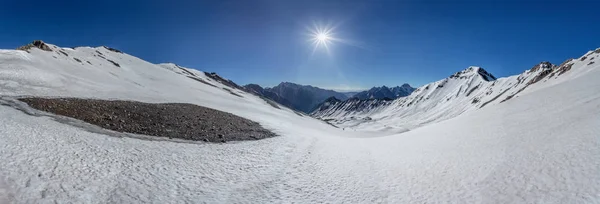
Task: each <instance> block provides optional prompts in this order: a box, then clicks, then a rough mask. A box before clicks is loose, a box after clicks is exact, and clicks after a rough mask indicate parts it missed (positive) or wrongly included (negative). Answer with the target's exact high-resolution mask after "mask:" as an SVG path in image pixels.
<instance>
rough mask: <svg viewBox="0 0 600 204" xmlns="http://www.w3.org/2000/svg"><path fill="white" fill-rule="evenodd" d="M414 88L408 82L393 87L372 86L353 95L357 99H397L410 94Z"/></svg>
mask: <svg viewBox="0 0 600 204" xmlns="http://www.w3.org/2000/svg"><path fill="white" fill-rule="evenodd" d="M414 90H415V88H413V87H411V86H410V85H409V84H403V85H402V86H395V87H386V86H381V87H373V88H371V89H369V90H367V91H362V92H359V93H357V94H355V95H354V96H353V97H356V98H358V99H386V98H387V99H397V98H399V97H404V96H408V95H410V93H412V92H413V91H414Z"/></svg>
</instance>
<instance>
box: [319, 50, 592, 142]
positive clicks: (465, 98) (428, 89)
mask: <svg viewBox="0 0 600 204" xmlns="http://www.w3.org/2000/svg"><path fill="white" fill-rule="evenodd" d="M598 52H600V50H596V51H590V52H588V53H586V54H585V55H584V56H582V57H581V58H579V60H575V59H569V60H566V61H565V62H563V63H562V64H560V65H558V66H557V65H553V64H551V63H549V62H541V63H539V64H537V65H535V66H534V67H533V68H531V69H529V70H526V71H525V72H523V73H521V74H519V75H515V76H509V77H504V78H499V79H497V78H496V77H494V76H493V75H492V74H490V73H488V72H487V71H486V70H484V69H483V68H480V67H476V66H472V67H469V68H467V69H465V70H462V71H460V72H457V73H455V74H453V75H451V76H449V77H447V78H445V79H442V80H439V81H436V82H433V83H429V84H426V85H424V86H421V87H419V88H417V89H416V90H415V91H414V92H413V93H412V94H410V95H408V96H406V97H400V98H398V99H396V100H394V101H392V102H372V101H371V102H365V101H349V102H347V103H337V104H335V105H330V106H327V107H319V108H317V109H316V110H315V111H314V112H312V113H311V115H313V116H314V117H317V118H321V119H325V120H328V121H330V122H331V123H333V124H335V125H337V126H340V127H350V128H355V129H368V130H373V129H374V130H379V129H388V128H397V129H399V130H410V129H413V128H416V127H419V126H422V125H425V124H429V123H432V122H437V121H442V120H446V119H449V118H453V117H456V116H458V115H460V114H462V113H464V112H466V111H469V110H476V109H480V108H483V107H485V106H489V105H492V104H498V103H501V102H504V101H507V100H510V99H511V98H513V97H518V96H519V95H522V94H526V93H528V92H530V91H533V90H537V89H540V88H543V87H547V86H551V85H553V84H556V83H558V82H561V81H564V80H566V79H569V78H570V77H568V76H567V77H565V76H564V75H566V74H567V73H569V70H571V69H572V68H575V67H576V68H577V69H585V68H586V67H588V66H594V61H590V59H595V58H597V57H596V56H595V55H597V54H598ZM576 74H578V73H576ZM363 103H366V104H363ZM359 107H361V108H359ZM364 118H368V119H369V120H364Z"/></svg>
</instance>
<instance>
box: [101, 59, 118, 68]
mask: <svg viewBox="0 0 600 204" xmlns="http://www.w3.org/2000/svg"><path fill="white" fill-rule="evenodd" d="M104 59H106V58H104ZM106 60H107V61H108V62H110V63H112V64H113V65H115V66H117V67H121V65H119V63H116V62H115V61H112V60H109V59H106Z"/></svg>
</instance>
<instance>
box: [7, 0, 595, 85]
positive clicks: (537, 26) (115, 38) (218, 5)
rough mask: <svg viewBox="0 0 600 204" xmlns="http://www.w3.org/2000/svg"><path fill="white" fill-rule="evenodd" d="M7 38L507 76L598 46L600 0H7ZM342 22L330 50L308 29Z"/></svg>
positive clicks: (247, 79)
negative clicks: (478, 68) (599, 0)
mask: <svg viewBox="0 0 600 204" xmlns="http://www.w3.org/2000/svg"><path fill="white" fill-rule="evenodd" d="M2 4H3V5H2V7H0V19H2V20H0V29H1V30H2V32H0V48H15V47H18V46H20V45H23V44H26V43H28V42H30V41H32V40H34V39H42V40H44V41H47V42H49V43H52V44H56V45H59V46H63V47H72V46H99V45H107V46H111V47H115V48H118V49H121V50H123V51H125V52H127V53H129V54H132V55H135V56H137V57H140V58H142V59H145V60H147V61H150V62H153V63H161V62H174V63H177V64H179V65H182V66H186V67H191V68H197V69H200V70H203V71H210V72H213V71H214V72H217V73H219V74H220V75H222V76H224V77H227V78H230V79H232V80H234V81H235V82H237V83H239V84H247V83H257V84H260V85H263V86H273V85H276V84H278V83H279V82H282V81H289V82H295V83H300V84H310V85H315V86H321V87H327V88H336V89H344V88H347V89H348V88H349V89H356V88H369V87H372V86H381V85H388V86H392V85H401V84H403V83H409V84H411V85H413V86H419V85H423V84H426V83H429V82H432V81H435V80H439V79H442V78H445V77H447V76H449V75H450V74H452V73H454V72H457V71H460V70H462V69H464V68H466V67H468V66H470V65H476V66H481V67H484V68H485V69H486V70H488V71H489V72H491V73H492V74H494V75H496V76H497V77H503V76H508V75H513V74H518V73H521V72H523V71H524V70H526V69H529V68H531V67H532V66H533V65H535V64H537V63H538V62H540V61H545V60H547V61H550V62H552V63H557V64H558V63H561V62H562V61H564V60H566V59H567V58H572V57H573V58H574V57H579V56H581V55H582V54H584V53H585V52H586V51H588V50H591V49H595V48H597V47H600V37H598V33H599V32H598V31H599V30H600V27H598V23H597V22H598V19H600V13H598V12H597V8H598V7H599V6H600V3H596V2H594V1H581V2H575V1H565V2H558V1H549V2H547V1H541V0H540V1H513V0H510V1H483V0H482V1H476V0H472V1H443V0H437V1H402V0H397V1H393V0H372V1H368V0H367V1H358V0H339V1H325V0H303V1H295V0H262V1H254V0H238V1H228V0H214V1H213V0H211V1H177V0H171V1H153V0H150V1H139V0H132V1H125V0H121V1H115V0H106V1H74V0H66V1H31V0H29V1H28V0H4V1H3V3H2ZM314 23H317V24H319V25H323V26H325V25H335V27H336V29H335V30H334V32H335V33H334V37H336V38H340V39H343V40H346V41H350V42H352V43H350V44H345V43H334V44H332V45H331V46H330V54H327V52H326V51H325V49H323V48H322V47H321V48H319V49H317V50H316V51H315V52H314V53H312V52H313V48H314V46H313V45H312V44H311V43H310V42H309V39H310V38H311V37H310V36H309V35H307V33H309V30H308V28H312V27H313V24H314Z"/></svg>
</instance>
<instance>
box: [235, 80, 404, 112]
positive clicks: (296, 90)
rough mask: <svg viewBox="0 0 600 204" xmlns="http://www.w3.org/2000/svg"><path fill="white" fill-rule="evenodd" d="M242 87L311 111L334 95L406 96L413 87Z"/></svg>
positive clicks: (290, 106) (299, 109)
mask: <svg viewBox="0 0 600 204" xmlns="http://www.w3.org/2000/svg"><path fill="white" fill-rule="evenodd" d="M244 88H245V89H246V90H247V91H248V92H251V93H254V94H257V95H259V96H262V97H265V98H268V99H270V100H273V101H275V102H277V103H279V104H281V105H284V106H286V107H289V108H292V109H295V110H298V111H302V112H304V113H310V112H312V111H313V110H314V109H315V108H317V106H318V105H319V104H320V103H322V102H323V101H324V100H326V99H328V98H330V97H335V98H336V99H339V100H342V101H343V100H346V99H349V98H352V97H356V98H359V99H396V98H398V97H402V96H407V95H408V94H410V93H411V92H412V91H414V88H412V87H411V86H410V85H408V84H404V85H402V86H396V87H392V88H388V87H386V86H382V87H373V88H372V89H370V90H367V91H362V92H337V91H333V90H327V89H322V88H319V87H314V86H309V85H299V84H295V83H291V82H282V83H280V84H279V85H277V86H274V87H272V88H269V87H266V88H263V87H261V86H260V85H257V84H248V85H245V86H244Z"/></svg>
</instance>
